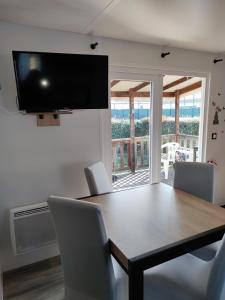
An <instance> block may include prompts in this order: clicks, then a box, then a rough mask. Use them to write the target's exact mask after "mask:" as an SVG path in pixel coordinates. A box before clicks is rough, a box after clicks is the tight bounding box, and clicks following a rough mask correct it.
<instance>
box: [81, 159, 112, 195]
mask: <svg viewBox="0 0 225 300" xmlns="http://www.w3.org/2000/svg"><path fill="white" fill-rule="evenodd" d="M84 173H85V176H86V180H87V183H88V187H89V191H90V194H91V195H99V194H104V193H110V192H112V184H111V183H110V181H109V178H108V174H107V172H106V169H105V166H104V164H103V162H102V161H98V162H95V163H93V164H91V165H90V166H88V167H86V168H84Z"/></svg>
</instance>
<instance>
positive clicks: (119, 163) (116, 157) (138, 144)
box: [112, 134, 198, 172]
mask: <svg viewBox="0 0 225 300" xmlns="http://www.w3.org/2000/svg"><path fill="white" fill-rule="evenodd" d="M175 141H176V136H175V134H165V135H162V144H166V143H169V142H175ZM149 142H150V140H149V136H142V137H135V147H134V148H135V165H136V169H142V168H146V167H148V166H149ZM178 142H179V144H180V146H181V147H184V148H187V149H196V147H197V146H198V136H195V135H184V134H180V135H179V138H178ZM112 155H113V172H117V171H125V170H128V169H130V166H131V157H130V138H124V139H113V140H112Z"/></svg>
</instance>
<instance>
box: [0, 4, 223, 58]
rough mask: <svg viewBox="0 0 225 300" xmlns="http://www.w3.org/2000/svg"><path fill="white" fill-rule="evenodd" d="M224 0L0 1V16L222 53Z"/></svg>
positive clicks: (46, 26)
mask: <svg viewBox="0 0 225 300" xmlns="http://www.w3.org/2000/svg"><path fill="white" fill-rule="evenodd" d="M224 12H225V1H224V0H197V1H196V0H38V1H37V0H0V20H3V21H9V22H13V23H18V24H24V25H31V26H38V27H44V28H49V29H57V30H64V31H71V32H76V33H82V34H94V35H98V36H103V37H111V38H117V39H123V40H129V41H135V42H144V43H150V44H157V45H161V46H163V47H165V48H166V47H180V48H186V49H195V50H202V51H210V52H215V53H221V52H225V30H224V29H225V17H224Z"/></svg>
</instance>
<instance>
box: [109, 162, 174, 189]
mask: <svg viewBox="0 0 225 300" xmlns="http://www.w3.org/2000/svg"><path fill="white" fill-rule="evenodd" d="M114 178H117V180H115V181H114V182H113V190H121V189H127V188H132V187H135V186H140V185H144V184H148V183H149V170H148V169H145V170H138V171H136V173H134V174H132V173H131V172H127V173H117V174H116V176H114ZM173 179H174V169H173V167H172V166H171V167H170V168H169V175H168V179H165V174H164V172H163V171H162V172H161V182H164V183H166V184H168V185H171V186H172V185H173Z"/></svg>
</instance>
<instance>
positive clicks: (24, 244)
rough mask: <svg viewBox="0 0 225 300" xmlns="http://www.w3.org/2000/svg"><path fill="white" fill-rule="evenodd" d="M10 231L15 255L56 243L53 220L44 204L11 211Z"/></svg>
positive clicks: (46, 205)
mask: <svg viewBox="0 0 225 300" xmlns="http://www.w3.org/2000/svg"><path fill="white" fill-rule="evenodd" d="M10 231H11V240H12V246H13V250H14V253H15V255H18V254H24V253H29V252H31V251H34V250H37V249H40V248H42V247H46V246H48V245H50V244H53V243H56V234H55V229H54V225H53V220H52V217H51V214H50V211H49V207H48V204H47V203H46V202H43V203H39V204H34V205H28V206H23V207H19V208H13V209H11V210H10Z"/></svg>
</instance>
